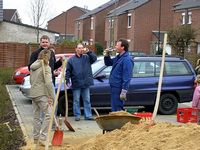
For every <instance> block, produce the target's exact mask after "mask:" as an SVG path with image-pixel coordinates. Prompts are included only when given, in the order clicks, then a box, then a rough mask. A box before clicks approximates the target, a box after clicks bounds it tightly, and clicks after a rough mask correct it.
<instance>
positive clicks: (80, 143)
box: [22, 122, 200, 150]
mask: <svg viewBox="0 0 200 150" xmlns="http://www.w3.org/2000/svg"><path fill="white" fill-rule="evenodd" d="M199 142H200V126H198V125H196V124H191V123H188V124H184V125H173V124H170V123H161V122H158V123H156V124H155V125H153V126H149V124H147V123H142V124H139V125H134V124H131V123H127V124H126V125H125V126H123V127H122V128H121V129H120V130H119V129H116V130H114V131H112V132H106V133H105V134H101V135H97V136H95V137H82V138H70V137H65V139H64V141H63V145H62V146H61V147H58V146H57V147H51V148H49V149H56V150H57V149H58V150H65V149H67V150H68V149H69V150H111V149H112V150H133V149H134V150H186V149H191V150H200V146H199ZM34 147H35V145H34V144H33V143H32V142H31V141H29V142H28V144H27V146H26V147H23V148H22V149H23V150H25V149H26V150H28V149H29V150H32V149H34ZM40 149H44V148H43V147H40Z"/></svg>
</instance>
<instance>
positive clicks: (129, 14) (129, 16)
mask: <svg viewBox="0 0 200 150" xmlns="http://www.w3.org/2000/svg"><path fill="white" fill-rule="evenodd" d="M131 16H132V14H131V13H128V23H127V24H128V28H131V24H132V17H131Z"/></svg>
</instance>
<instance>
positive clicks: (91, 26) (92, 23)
mask: <svg viewBox="0 0 200 150" xmlns="http://www.w3.org/2000/svg"><path fill="white" fill-rule="evenodd" d="M90 29H91V30H93V29H94V17H91V24H90Z"/></svg>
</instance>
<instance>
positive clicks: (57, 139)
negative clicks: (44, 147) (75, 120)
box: [52, 129, 63, 146]
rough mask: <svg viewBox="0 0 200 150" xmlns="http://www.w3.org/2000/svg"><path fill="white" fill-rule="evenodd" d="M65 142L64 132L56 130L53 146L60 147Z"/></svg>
mask: <svg viewBox="0 0 200 150" xmlns="http://www.w3.org/2000/svg"><path fill="white" fill-rule="evenodd" d="M62 142H63V131H61V130H59V129H56V130H55V131H54V134H53V139H52V145H53V146H60V145H62Z"/></svg>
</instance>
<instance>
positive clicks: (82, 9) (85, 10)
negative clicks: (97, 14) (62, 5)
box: [48, 6, 90, 22]
mask: <svg viewBox="0 0 200 150" xmlns="http://www.w3.org/2000/svg"><path fill="white" fill-rule="evenodd" d="M75 7H76V8H78V9H80V10H81V11H83V12H85V13H88V12H90V10H88V9H85V8H82V7H78V6H73V7H71V8H70V9H68V10H66V11H64V12H62V13H61V14H59V15H57V16H55V17H54V18H52V19H50V20H49V21H48V22H50V21H51V20H54V19H55V18H57V17H59V16H61V15H62V14H65V13H66V12H68V11H69V10H71V9H72V8H75Z"/></svg>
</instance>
